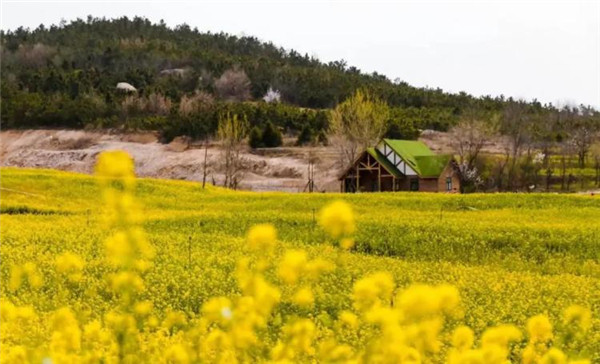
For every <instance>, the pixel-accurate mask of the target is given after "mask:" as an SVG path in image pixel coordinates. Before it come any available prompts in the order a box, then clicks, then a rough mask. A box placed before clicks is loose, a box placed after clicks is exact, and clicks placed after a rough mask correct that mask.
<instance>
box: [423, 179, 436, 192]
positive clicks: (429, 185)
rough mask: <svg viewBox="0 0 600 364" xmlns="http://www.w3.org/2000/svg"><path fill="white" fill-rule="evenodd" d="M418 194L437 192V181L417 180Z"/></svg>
mask: <svg viewBox="0 0 600 364" xmlns="http://www.w3.org/2000/svg"><path fill="white" fill-rule="evenodd" d="M419 192H438V179H437V178H419Z"/></svg>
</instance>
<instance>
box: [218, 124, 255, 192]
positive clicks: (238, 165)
mask: <svg viewBox="0 0 600 364" xmlns="http://www.w3.org/2000/svg"><path fill="white" fill-rule="evenodd" d="M247 132H248V121H247V120H246V119H245V118H243V119H242V118H240V117H239V116H238V115H236V114H233V115H232V114H229V113H227V114H225V115H222V116H221V117H220V119H219V127H218V130H217V136H218V138H219V140H220V142H221V147H222V149H223V169H224V173H225V180H224V182H223V185H224V186H225V187H227V188H232V189H236V188H237V186H238V184H239V182H240V180H241V177H242V174H241V173H242V169H243V168H242V167H243V166H242V158H241V155H240V153H241V150H242V147H243V145H244V138H245V137H246V134H247Z"/></svg>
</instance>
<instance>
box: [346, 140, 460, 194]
mask: <svg viewBox="0 0 600 364" xmlns="http://www.w3.org/2000/svg"><path fill="white" fill-rule="evenodd" d="M339 180H340V182H341V191H342V192H378V191H421V192H455V193H456V192H459V191H460V179H459V178H458V170H457V167H456V162H455V161H454V158H453V157H452V156H451V155H438V154H435V153H433V152H432V151H431V149H429V148H428V147H427V146H426V145H425V144H424V143H422V142H419V141H414V140H394V139H382V140H381V141H380V142H379V143H378V144H377V146H375V147H374V148H367V150H365V151H364V152H362V153H361V154H360V155H359V156H358V158H357V159H356V160H355V161H354V163H352V165H350V166H349V167H348V168H347V169H346V170H345V171H344V173H343V174H342V175H341V176H340V177H339Z"/></svg>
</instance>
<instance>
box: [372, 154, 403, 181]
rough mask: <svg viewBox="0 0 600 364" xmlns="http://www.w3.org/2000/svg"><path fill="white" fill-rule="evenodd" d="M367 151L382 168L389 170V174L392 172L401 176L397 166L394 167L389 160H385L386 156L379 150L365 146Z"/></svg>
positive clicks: (396, 175) (395, 175) (398, 176)
mask: <svg viewBox="0 0 600 364" xmlns="http://www.w3.org/2000/svg"><path fill="white" fill-rule="evenodd" d="M367 153H369V154H370V155H371V156H372V157H373V158H375V160H376V161H377V162H378V163H379V164H381V165H382V166H383V168H385V169H386V170H387V171H388V172H390V174H392V175H393V176H394V177H396V178H400V177H402V173H400V171H399V170H398V168H396V167H394V165H393V164H392V163H391V162H390V161H389V160H387V158H386V157H385V156H384V155H383V154H381V152H380V151H378V150H377V149H375V148H367Z"/></svg>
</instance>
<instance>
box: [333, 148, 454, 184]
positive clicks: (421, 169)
mask: <svg viewBox="0 0 600 364" xmlns="http://www.w3.org/2000/svg"><path fill="white" fill-rule="evenodd" d="M383 141H384V142H385V143H386V144H387V145H389V146H390V148H392V149H393V150H394V152H395V153H396V154H398V155H399V156H400V157H401V158H402V159H404V160H405V161H406V163H407V164H408V165H410V167H411V168H412V169H414V171H415V172H416V173H417V174H418V175H419V177H421V178H438V177H439V176H440V175H441V174H442V172H443V171H444V168H446V166H447V165H448V163H449V162H450V161H451V160H452V156H451V155H444V154H435V153H434V152H432V151H431V149H429V148H428V147H427V145H425V143H423V142H420V141H416V140H398V139H383ZM364 153H369V154H370V155H371V156H372V157H373V158H374V159H375V160H376V161H377V162H378V163H379V164H381V165H382V166H383V168H385V169H386V170H387V171H388V172H389V173H391V174H392V175H393V176H395V177H396V178H402V177H403V176H404V175H403V174H402V172H400V171H399V170H398V168H396V167H395V166H394V165H393V164H392V162H390V161H389V160H388V159H387V158H386V157H385V156H384V155H383V154H382V153H381V152H380V151H379V150H378V149H377V148H367V149H366V150H365V151H364V152H363V153H361V154H360V155H359V156H358V157H357V158H356V160H355V161H354V163H352V164H351V165H350V166H348V168H347V169H346V170H345V171H344V173H343V174H342V175H340V179H343V178H344V176H345V175H347V174H348V171H350V169H351V168H352V167H353V166H354V165H355V164H356V163H357V161H358V160H360V158H362V156H363V155H364Z"/></svg>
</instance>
